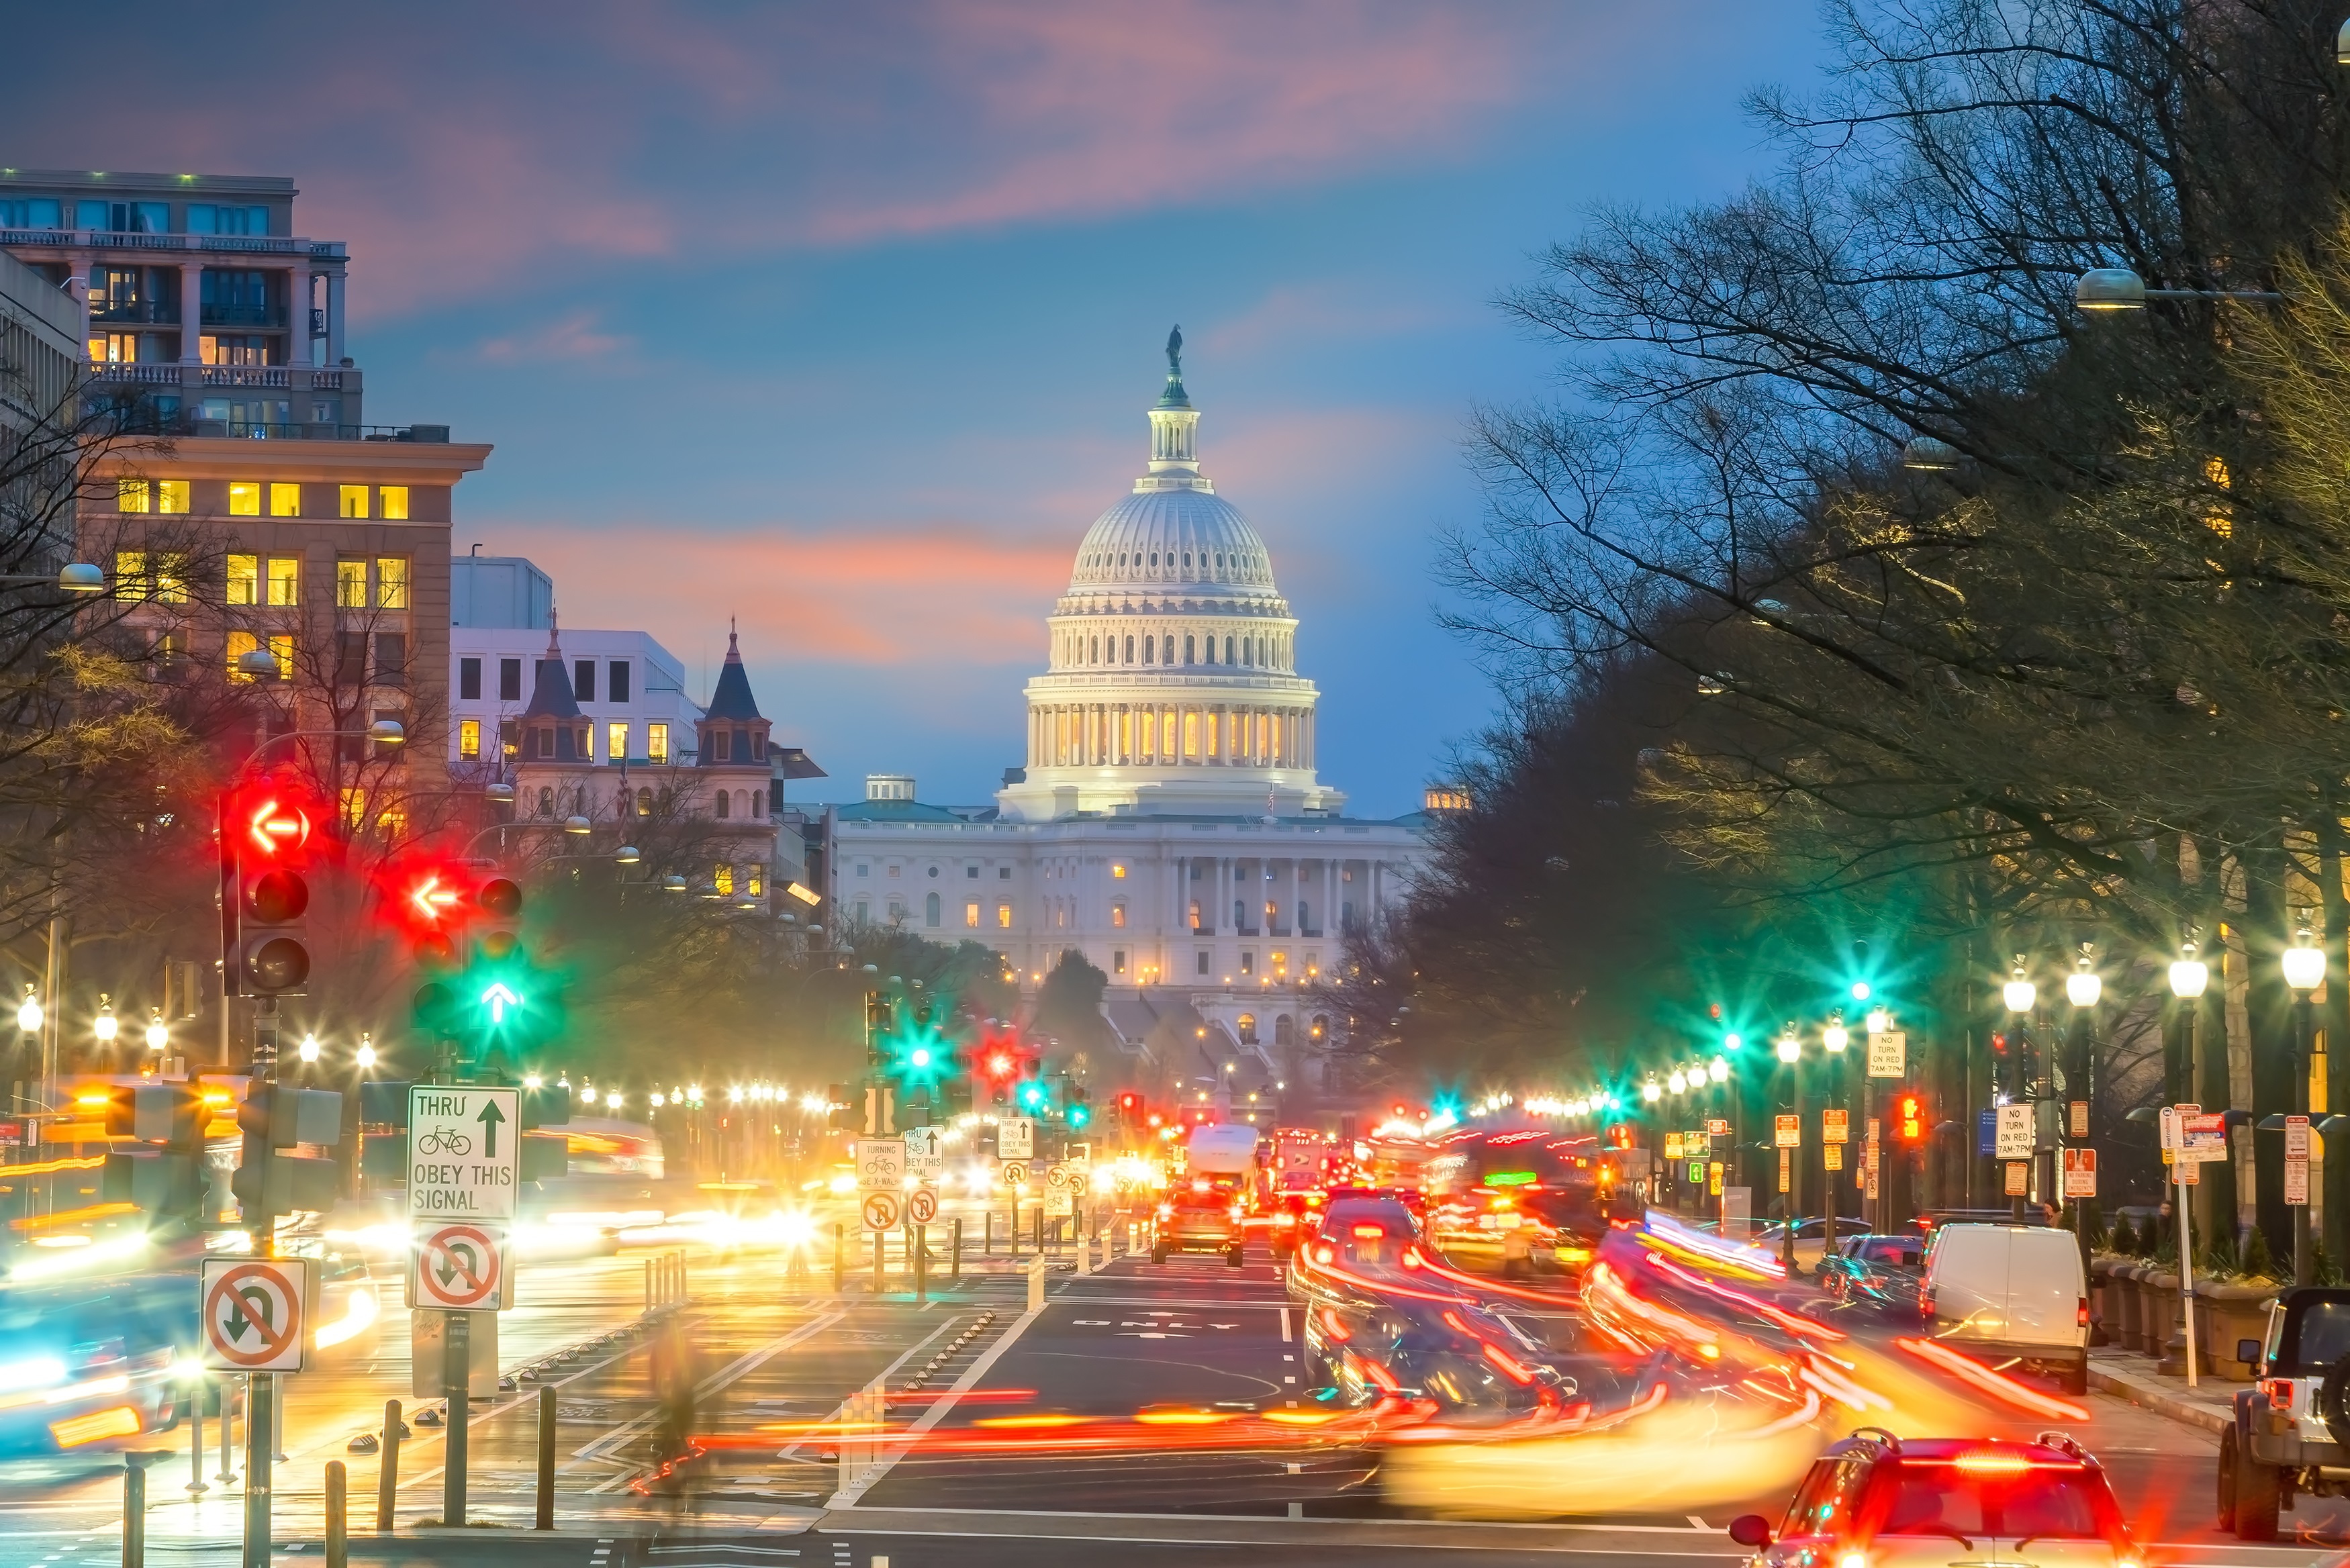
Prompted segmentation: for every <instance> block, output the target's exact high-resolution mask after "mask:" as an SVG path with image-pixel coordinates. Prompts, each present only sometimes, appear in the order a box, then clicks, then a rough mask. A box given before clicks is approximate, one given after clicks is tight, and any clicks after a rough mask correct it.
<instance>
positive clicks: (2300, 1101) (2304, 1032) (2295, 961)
mask: <svg viewBox="0 0 2350 1568" xmlns="http://www.w3.org/2000/svg"><path fill="white" fill-rule="evenodd" d="M2281 963H2282V968H2283V970H2284V982H2285V984H2286V985H2287V986H2289V987H2291V988H2292V990H2293V1111H2294V1114H2296V1115H2298V1116H2301V1117H2302V1118H2303V1120H2304V1121H2305V1120H2306V1119H2307V1118H2308V1116H2309V1037H2310V1006H2309V993H2310V992H2313V991H2315V990H2316V989H2317V988H2318V986H2319V985H2320V984H2322V983H2323V982H2324V979H2325V950H2324V948H2321V947H2319V946H2318V945H2317V940H2316V938H2315V937H2314V935H2312V934H2311V932H2310V929H2309V921H2308V920H2307V919H2303V921H2302V922H2301V929H2299V930H2297V931H2295V932H2294V933H2293V946H2291V947H2289V948H2287V949H2285V950H2284V953H2283V955H2282V960H2281ZM2307 1179H2308V1176H2307V1168H2306V1167H2305V1166H2304V1167H2303V1182H2304V1183H2306V1181H2307ZM2315 1269H2316V1262H2315V1259H2314V1257H2312V1255H2311V1251H2310V1246H2309V1194H2308V1192H2307V1191H2306V1190H2304V1191H2303V1193H2302V1200H2301V1201H2300V1202H2299V1203H2296V1204H2294V1205H2293V1283H2294V1284H2296V1285H2306V1284H2308V1283H2310V1282H2312V1280H2313V1279H2314V1277H2315Z"/></svg>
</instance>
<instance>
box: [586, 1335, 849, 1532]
mask: <svg viewBox="0 0 2350 1568" xmlns="http://www.w3.org/2000/svg"><path fill="white" fill-rule="evenodd" d="M847 1315H848V1314H847V1313H846V1312H842V1311H837V1310H836V1311H833V1312H828V1313H825V1314H820V1315H818V1316H816V1317H812V1318H810V1319H809V1320H808V1321H807V1322H806V1323H804V1324H800V1325H799V1326H798V1327H797V1328H795V1329H793V1330H792V1331H791V1332H790V1333H789V1334H785V1335H784V1336H783V1337H782V1338H780V1339H775V1340H772V1341H770V1342H769V1343H768V1344H766V1345H763V1346H762V1347H760V1348H759V1349H757V1350H753V1351H747V1352H745V1353H744V1354H743V1355H740V1356H737V1357H736V1358H735V1359H734V1361H733V1363H732V1364H731V1365H729V1366H726V1367H725V1368H723V1370H721V1371H717V1372H713V1373H712V1374H711V1375H710V1376H707V1377H705V1378H703V1379H702V1381H701V1382H700V1383H697V1384H695V1385H694V1387H693V1397H694V1399H695V1400H696V1402H697V1403H698V1402H699V1401H701V1400H702V1399H704V1398H707V1397H709V1396H711V1395H712V1394H715V1393H717V1392H718V1391H719V1390H720V1389H722V1388H725V1387H728V1386H732V1385H733V1384H734V1383H736V1382H738V1381H740V1380H741V1379H742V1378H743V1377H746V1376H749V1375H750V1374H751V1373H753V1372H754V1371H756V1370H757V1369H758V1368H759V1367H761V1366H765V1365H766V1364H767V1362H768V1361H770V1360H771V1359H773V1358H774V1357H775V1356H777V1355H782V1354H783V1353H784V1352H785V1351H786V1350H789V1349H791V1348H792V1346H794V1345H797V1344H799V1343H800V1341H802V1340H804V1339H806V1338H807V1337H809V1336H810V1335H811V1334H816V1333H818V1332H819V1331H821V1330H823V1329H825V1328H827V1327H829V1326H831V1325H832V1324H836V1323H838V1322H840V1321H841V1320H842V1319H844V1318H846V1317H847ZM660 1418H661V1411H660V1408H659V1407H655V1408H653V1409H650V1410H648V1411H646V1412H645V1413H644V1414H643V1415H641V1416H639V1417H637V1418H636V1419H635V1420H633V1421H630V1422H629V1423H628V1424H627V1425H625V1426H619V1427H615V1428H611V1429H610V1430H609V1431H608V1432H606V1433H605V1434H604V1435H603V1436H602V1437H599V1438H590V1439H589V1440H588V1441H587V1442H586V1443H584V1444H582V1445H581V1446H579V1447H578V1448H576V1449H572V1450H571V1457H572V1458H573V1459H588V1460H592V1461H598V1462H603V1463H610V1462H614V1459H615V1454H616V1452H617V1450H618V1449H619V1447H620V1446H621V1445H622V1444H624V1443H627V1442H629V1441H630V1440H632V1439H633V1438H636V1436H637V1435H638V1434H639V1433H640V1432H643V1431H646V1430H648V1429H649V1428H651V1427H652V1426H653V1425H654V1424H655V1423H657V1422H658V1421H660ZM643 1469H644V1467H642V1466H636V1465H631V1466H628V1467H625V1468H624V1469H621V1471H620V1472H619V1474H617V1475H612V1476H607V1477H606V1478H605V1479H604V1480H600V1481H598V1482H597V1483H596V1484H595V1485H594V1486H591V1487H589V1488H588V1489H587V1491H588V1494H589V1495H590V1496H593V1495H596V1494H598V1493H602V1492H608V1491H610V1490H612V1489H613V1488H614V1487H617V1486H625V1485H626V1484H628V1483H629V1481H632V1480H635V1479H636V1478H637V1477H638V1476H639V1475H640V1474H641V1473H643Z"/></svg>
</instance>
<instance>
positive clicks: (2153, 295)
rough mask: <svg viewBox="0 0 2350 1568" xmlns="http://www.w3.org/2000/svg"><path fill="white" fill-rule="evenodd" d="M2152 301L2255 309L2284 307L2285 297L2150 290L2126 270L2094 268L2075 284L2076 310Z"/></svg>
mask: <svg viewBox="0 0 2350 1568" xmlns="http://www.w3.org/2000/svg"><path fill="white" fill-rule="evenodd" d="M2149 299H2241V300H2245V301H2248V302H2250V303H2252V304H2256V305H2282V304H2283V303H2284V296H2283V295H2282V294H2276V293H2273V292H2271V291H2268V290H2264V289H2246V288H2148V287H2147V286H2146V279H2144V278H2142V277H2140V276H2138V275H2137V273H2135V272H2133V271H2131V270H2130V269H2129V268H2128V267H2126V266H2100V267H2092V268H2090V269H2089V270H2088V271H2087V272H2085V273H2083V274H2082V275H2080V276H2079V277H2078V278H2077V279H2075V280H2074V284H2073V304H2074V307H2075V308H2077V309H2081V310H2086V311H2091V312H2095V313H2100V314H2109V313H2113V312H2117V311H2125V310H2144V309H2145V308H2146V302H2147V300H2149Z"/></svg>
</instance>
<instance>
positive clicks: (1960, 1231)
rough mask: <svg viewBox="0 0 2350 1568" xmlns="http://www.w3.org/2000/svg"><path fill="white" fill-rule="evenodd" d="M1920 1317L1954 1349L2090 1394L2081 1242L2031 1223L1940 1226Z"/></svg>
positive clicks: (1922, 1287) (1930, 1246)
mask: <svg viewBox="0 0 2350 1568" xmlns="http://www.w3.org/2000/svg"><path fill="white" fill-rule="evenodd" d="M1918 1315H1919V1316H1920V1317H1922V1318H1925V1319H1927V1320H1929V1322H1930V1323H1931V1324H1932V1328H1933V1334H1934V1337H1935V1338H1936V1339H1938V1340H1939V1341H1941V1342H1942V1343H1943V1344H1945V1345H1949V1346H1950V1348H1952V1349H1953V1350H1962V1351H1965V1352H1967V1353H1968V1354H1970V1355H1977V1356H1981V1357H1982V1358H1984V1359H1986V1360H1990V1361H1993V1362H1998V1363H2002V1364H2005V1363H2012V1362H2022V1363H2023V1364H2024V1365H2025V1366H2030V1367H2033V1368H2034V1369H2036V1370H2039V1371H2042V1372H2049V1373H2054V1375H2055V1376H2056V1378H2057V1380H2058V1381H2059V1382H2060V1383H2062V1384H2063V1386H2064V1391H2065V1392H2066V1393H2068V1394H2085V1393H2087V1392H2088V1391H2089V1280H2088V1274H2087V1272H2086V1271H2085V1270H2084V1269H2083V1267H2082V1264H2081V1246H2080V1239H2079V1238H2078V1237H2076V1236H2074V1234H2073V1232H2072V1231H2052V1230H2046V1229H2042V1228H2038V1227H2034V1226H2030V1225H1941V1226H1937V1227H1936V1228H1935V1231H1934V1239H1933V1240H1932V1241H1929V1242H1928V1243H1927V1244H1926V1272H1925V1277H1924V1278H1923V1279H1922V1280H1921V1281H1920V1282H1919V1283H1918Z"/></svg>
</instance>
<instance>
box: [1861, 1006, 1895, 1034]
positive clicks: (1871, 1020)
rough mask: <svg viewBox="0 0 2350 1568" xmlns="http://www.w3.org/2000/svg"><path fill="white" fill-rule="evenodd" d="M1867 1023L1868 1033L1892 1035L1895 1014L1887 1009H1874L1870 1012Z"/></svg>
mask: <svg viewBox="0 0 2350 1568" xmlns="http://www.w3.org/2000/svg"><path fill="white" fill-rule="evenodd" d="M1867 1023H1868V1032H1869V1033H1871V1034H1887V1033H1891V1032H1892V1029H1893V1013H1892V1012H1891V1010H1889V1009H1887V1008H1885V1007H1872V1008H1870V1009H1869V1010H1868V1020H1867Z"/></svg>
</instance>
